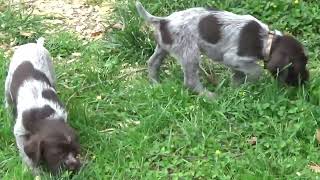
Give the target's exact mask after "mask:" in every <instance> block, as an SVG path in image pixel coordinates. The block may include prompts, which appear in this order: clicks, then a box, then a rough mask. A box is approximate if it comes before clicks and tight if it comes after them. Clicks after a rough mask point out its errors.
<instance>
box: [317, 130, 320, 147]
mask: <svg viewBox="0 0 320 180" xmlns="http://www.w3.org/2000/svg"><path fill="white" fill-rule="evenodd" d="M316 138H317V141H318V143H319V144H320V129H317V132H316Z"/></svg>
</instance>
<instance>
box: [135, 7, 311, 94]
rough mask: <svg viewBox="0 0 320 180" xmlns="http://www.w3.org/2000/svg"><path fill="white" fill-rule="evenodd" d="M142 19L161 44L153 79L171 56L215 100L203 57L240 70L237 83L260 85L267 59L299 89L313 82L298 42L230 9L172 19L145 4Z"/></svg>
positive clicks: (192, 85) (152, 64)
mask: <svg viewBox="0 0 320 180" xmlns="http://www.w3.org/2000/svg"><path fill="white" fill-rule="evenodd" d="M136 7H137V10H138V13H139V15H140V16H141V17H142V18H143V19H144V20H146V21H147V22H148V23H149V24H151V25H152V26H153V27H154V28H155V36H156V41H157V46H156V49H155V52H154V54H153V55H152V56H151V57H150V59H149V61H148V64H149V78H150V79H151V81H153V82H156V83H157V82H158V81H159V69H160V65H161V64H162V62H163V60H164V58H165V57H166V56H167V55H168V54H171V55H172V56H173V57H175V58H176V59H178V61H179V62H180V63H181V65H182V69H183V72H184V84H185V86H186V87H188V88H189V89H191V90H192V91H194V92H197V93H199V94H204V95H206V96H209V97H212V96H214V94H213V93H212V92H209V91H208V90H206V89H205V88H204V87H203V86H202V84H201V82H200V79H199V75H198V71H199V61H200V55H201V53H204V54H206V55H207V56H208V57H209V58H211V59H213V60H215V61H217V62H219V63H222V64H224V65H226V66H227V67H229V68H231V69H232V70H233V72H234V75H233V80H234V82H235V83H237V84H239V83H243V82H245V80H246V79H247V80H250V81H255V80H257V78H258V77H259V76H260V74H261V72H262V68H261V67H260V66H259V65H258V64H257V61H258V60H262V59H264V60H265V64H266V67H267V69H268V70H269V71H270V72H271V73H272V74H273V75H274V76H276V77H278V79H279V80H280V81H282V82H285V83H286V84H289V85H298V84H300V83H303V82H305V81H306V80H308V77H309V73H308V70H307V69H306V64H307V57H306V55H305V52H304V48H303V46H302V45H301V43H299V42H298V41H297V40H296V39H294V38H293V37H291V36H288V35H282V33H280V32H278V31H270V30H269V28H268V26H267V25H266V24H264V23H262V22H261V21H259V20H257V19H256V18H254V17H252V16H250V15H237V14H233V13H231V12H227V11H220V10H212V9H205V8H191V9H187V10H184V11H179V12H175V13H173V14H171V15H170V16H167V17H156V16H153V15H151V14H150V13H148V12H147V11H146V10H145V9H144V7H143V6H142V4H141V3H140V2H137V3H136Z"/></svg>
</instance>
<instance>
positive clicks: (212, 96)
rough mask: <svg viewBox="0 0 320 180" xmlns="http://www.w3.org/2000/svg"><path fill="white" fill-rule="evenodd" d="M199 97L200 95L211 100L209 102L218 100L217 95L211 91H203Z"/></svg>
mask: <svg viewBox="0 0 320 180" xmlns="http://www.w3.org/2000/svg"><path fill="white" fill-rule="evenodd" d="M199 95H200V96H203V97H205V98H207V99H209V100H214V99H216V98H217V95H216V93H214V92H210V91H207V90H205V91H202V92H201V93H200V94H199Z"/></svg>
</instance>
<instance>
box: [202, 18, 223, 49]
mask: <svg viewBox="0 0 320 180" xmlns="http://www.w3.org/2000/svg"><path fill="white" fill-rule="evenodd" d="M220 28H221V25H220V24H219V21H218V18H216V17H215V16H214V15H208V16H206V17H204V18H202V19H201V20H200V22H199V25H198V29H199V34H200V36H201V37H202V39H204V40H205V41H207V42H209V43H211V44H216V43H217V42H218V41H219V40H220V39H221V30H220Z"/></svg>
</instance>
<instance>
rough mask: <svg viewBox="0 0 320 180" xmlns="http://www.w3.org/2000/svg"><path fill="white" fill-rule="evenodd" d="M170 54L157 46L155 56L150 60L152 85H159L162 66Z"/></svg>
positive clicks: (149, 68) (149, 69)
mask: <svg viewBox="0 0 320 180" xmlns="http://www.w3.org/2000/svg"><path fill="white" fill-rule="evenodd" d="M167 54H168V52H167V51H166V50H164V49H163V48H161V47H160V45H157V47H156V49H155V51H154V53H153V55H152V56H151V57H150V59H149V60H148V71H149V79H150V81H151V82H152V83H159V70H160V66H161V64H162V62H163V60H164V58H165V57H166V56H167Z"/></svg>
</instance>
